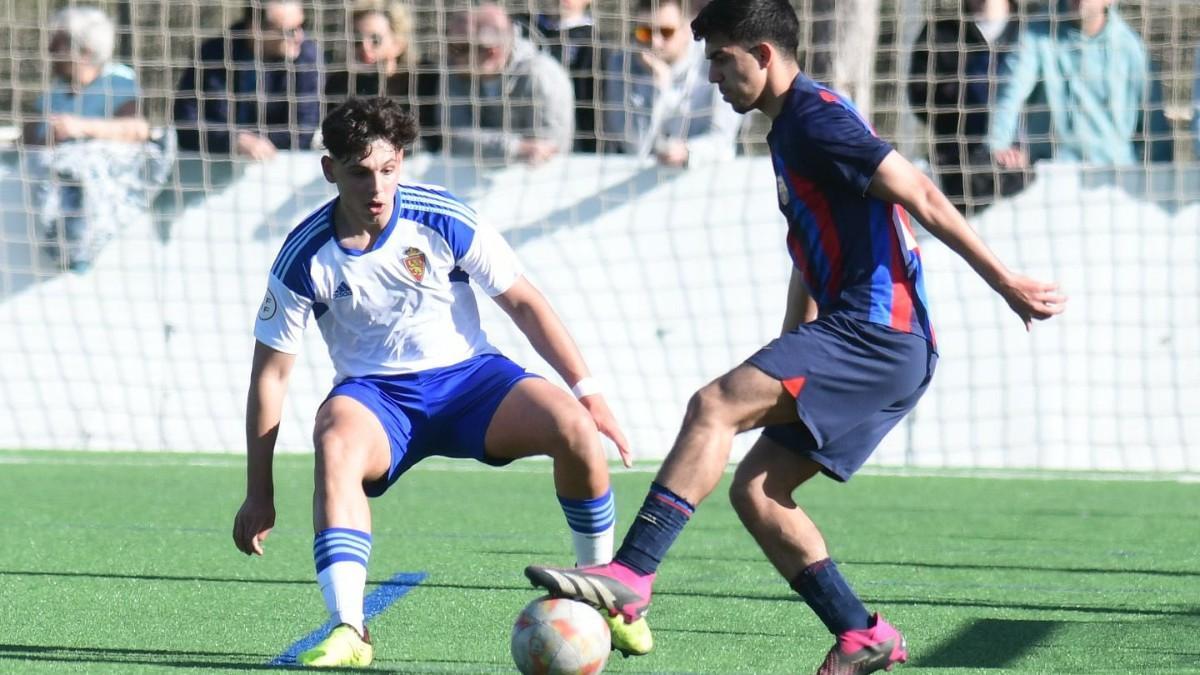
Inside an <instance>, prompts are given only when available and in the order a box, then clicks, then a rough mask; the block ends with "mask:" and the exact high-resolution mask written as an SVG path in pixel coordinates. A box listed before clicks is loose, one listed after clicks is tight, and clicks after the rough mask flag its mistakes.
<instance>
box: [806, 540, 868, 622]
mask: <svg viewBox="0 0 1200 675" xmlns="http://www.w3.org/2000/svg"><path fill="white" fill-rule="evenodd" d="M791 586H792V590H794V591H796V592H797V593H799V594H800V595H801V597H803V598H804V601H805V602H807V603H808V606H809V607H812V610H813V611H814V612H816V614H817V617H819V618H820V619H821V622H822V623H824V624H825V627H826V628H828V629H829V632H830V633H833V634H834V635H841V634H842V633H845V632H846V631H848V630H859V629H862V628H868V627H869V626H870V625H871V615H870V614H869V613H868V612H867V608H866V607H864V606H863V604H862V601H861V600H859V599H858V596H857V595H855V594H854V591H852V590H850V584H847V583H846V579H845V578H844V577H843V576H842V573H841V572H839V571H838V568H837V563H835V562H833V560H830V559H829V558H826V559H824V560H818V561H817V562H815V563H813V564H811V565H809V566H808V567H805V568H804V569H803V570H802V571H801V572H800V574H797V575H796V578H795V579H792V580H791Z"/></svg>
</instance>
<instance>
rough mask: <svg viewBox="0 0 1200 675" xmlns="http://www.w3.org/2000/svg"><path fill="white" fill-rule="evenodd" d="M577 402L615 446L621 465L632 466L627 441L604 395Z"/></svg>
mask: <svg viewBox="0 0 1200 675" xmlns="http://www.w3.org/2000/svg"><path fill="white" fill-rule="evenodd" d="M579 402H580V403H582V404H583V407H584V408H587V411H588V413H589V414H591V416H592V420H593V421H595V422H596V428H597V429H599V430H600V433H602V434H604V435H605V436H608V437H609V438H610V439H611V440H612V442H613V443H615V444H616V445H617V452H619V453H621V463H622V464H624V465H625V468H626V469H628V468H629V467H631V466H633V452H632V451H631V450H630V449H629V441H627V440H626V439H625V434H624V433H623V432H622V431H621V427H620V426H619V425H618V424H617V418H616V417H614V416H613V414H612V410H611V409H610V408H609V407H608V402H607V401H605V400H604V395H603V394H592V395H591V396H584V397H583V398H581V399H579Z"/></svg>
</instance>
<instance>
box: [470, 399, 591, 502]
mask: <svg viewBox="0 0 1200 675" xmlns="http://www.w3.org/2000/svg"><path fill="white" fill-rule="evenodd" d="M484 446H485V447H486V449H487V454H488V456H489V457H495V458H502V459H519V458H521V457H531V456H534V455H548V456H550V457H551V458H553V459H554V486H555V488H556V489H557V490H558V494H559V495H561V496H563V497H569V498H572V499H589V498H592V497H598V496H600V495H602V494H604V493H605V492H607V491H608V460H607V459H606V458H605V456H604V448H603V446H602V445H601V444H600V434H599V432H598V431H596V424H595V423H594V422H592V418H591V416H590V415H588V413H587V410H585V409H584V407H583V406H582V405H580V404H579V402H578V401H576V400H575V399H574V397H572V396H571V395H570V394H568V393H566V392H565V391H563V390H561V389H559V388H558V387H556V386H554V385H553V384H550V383H549V382H547V381H546V380H543V379H541V378H536V377H531V378H526V379H524V380H521V381H520V382H518V383H517V385H516V386H515V387H513V389H512V391H510V392H509V393H508V396H505V397H504V400H503V401H502V402H501V403H500V407H499V408H497V409H496V414H495V415H494V416H493V417H492V423H491V424H490V425H488V430H487V436H486V438H485V440H484Z"/></svg>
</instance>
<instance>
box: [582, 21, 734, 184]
mask: <svg viewBox="0 0 1200 675" xmlns="http://www.w3.org/2000/svg"><path fill="white" fill-rule="evenodd" d="M689 18H690V17H689V16H688V13H687V11H686V7H685V5H684V4H683V0H638V3H637V10H636V14H635V19H634V25H633V33H632V38H633V41H634V44H635V45H636V46H635V48H634V49H633V50H626V51H619V52H615V53H613V54H612V55H611V56H610V57H609V58H608V60H607V62H606V63H605V69H604V70H605V72H604V78H605V82H604V113H603V114H604V138H605V140H609V139H613V140H616V141H617V142H618V143H619V144H620V147H621V149H622V151H623V152H625V153H627V154H631V155H637V156H639V157H649V156H654V157H655V158H656V159H657V160H658V162H659V164H662V165H664V166H673V167H682V166H687V165H688V164H695V163H697V162H709V161H714V160H721V159H728V158H731V157H733V156H734V154H736V150H737V133H738V128H739V126H740V125H741V116H740V115H738V114H737V113H736V112H734V110H733V108H731V107H730V105H729V104H728V103H726V102H725V101H724V100H723V99H722V98H721V92H720V91H719V90H718V89H717V87H716V86H715V85H713V84H712V83H711V82H709V81H708V61H706V60H705V58H704V42H703V41H699V42H697V41H694V40H692V29H691V27H690V26H689V25H688V21H689Z"/></svg>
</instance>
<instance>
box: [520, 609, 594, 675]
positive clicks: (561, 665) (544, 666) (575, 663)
mask: <svg viewBox="0 0 1200 675" xmlns="http://www.w3.org/2000/svg"><path fill="white" fill-rule="evenodd" d="M511 646H512V657H513V661H514V662H515V663H516V664H517V670H519V671H521V672H522V673H524V674H525V675H531V674H532V673H537V674H538V675H584V674H586V675H595V674H596V673H599V672H600V671H602V670H604V664H605V663H607V662H608V653H609V651H610V650H611V649H612V636H611V635H609V632H608V624H607V623H605V621H604V618H603V617H601V616H600V613H599V612H597V611H596V610H595V609H593V608H592V607H590V606H588V605H585V604H583V603H582V602H577V601H575V600H567V599H565V598H551V597H548V596H544V597H541V598H538V599H537V600H534V601H533V602H531V603H529V604H528V605H525V609H523V610H521V614H520V615H519V616H518V617H517V621H516V623H514V624H513V630H512V644H511Z"/></svg>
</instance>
